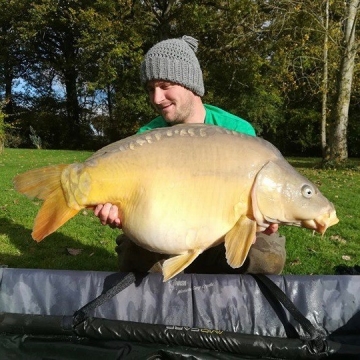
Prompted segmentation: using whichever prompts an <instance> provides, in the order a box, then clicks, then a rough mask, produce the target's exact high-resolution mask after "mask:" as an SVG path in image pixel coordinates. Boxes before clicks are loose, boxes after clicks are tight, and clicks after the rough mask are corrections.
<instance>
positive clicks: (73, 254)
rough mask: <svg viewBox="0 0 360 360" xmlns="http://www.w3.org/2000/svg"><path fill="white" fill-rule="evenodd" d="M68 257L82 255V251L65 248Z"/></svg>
mask: <svg viewBox="0 0 360 360" xmlns="http://www.w3.org/2000/svg"><path fill="white" fill-rule="evenodd" d="M66 251H67V253H68V254H69V255H72V256H76V255H79V254H81V253H82V251H83V249H74V248H66Z"/></svg>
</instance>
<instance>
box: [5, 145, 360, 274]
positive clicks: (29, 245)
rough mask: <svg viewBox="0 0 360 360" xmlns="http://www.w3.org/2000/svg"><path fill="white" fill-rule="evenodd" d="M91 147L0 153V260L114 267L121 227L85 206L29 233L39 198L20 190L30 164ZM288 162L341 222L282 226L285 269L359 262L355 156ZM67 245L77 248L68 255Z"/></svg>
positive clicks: (359, 189) (68, 157)
mask: <svg viewBox="0 0 360 360" xmlns="http://www.w3.org/2000/svg"><path fill="white" fill-rule="evenodd" d="M90 155H91V153H89V152H80V151H59V150H36V149H5V151H4V154H3V156H1V157H0V168H1V169H2V170H1V171H2V172H1V174H2V176H1V177H0V186H1V189H2V196H1V198H0V209H1V215H0V242H1V250H0V263H1V264H5V265H8V266H10V267H16V268H22V267H26V268H47V269H69V270H98V271H116V269H117V258H116V253H115V251H114V247H115V238H116V236H117V235H118V234H119V232H118V231H117V230H114V229H111V228H110V227H109V226H102V225H101V224H100V222H99V219H98V218H96V217H95V216H94V215H93V214H92V211H91V210H86V211H81V212H80V213H79V214H78V215H77V216H75V217H74V218H73V219H71V220H70V221H68V222H67V223H66V224H64V225H63V226H62V227H61V228H60V229H59V230H58V231H56V232H55V233H54V234H52V235H50V236H49V237H48V238H46V239H45V240H44V241H42V242H40V243H36V242H35V241H33V240H32V238H31V229H32V226H33V221H34V218H35V216H36V214H37V212H38V210H39V207H40V205H41V204H40V201H39V200H36V199H35V200H30V199H28V198H26V197H25V196H23V195H21V194H19V193H17V192H16V191H15V190H14V188H13V185H12V179H13V177H14V176H15V175H16V174H18V173H21V172H24V171H26V170H28V169H31V168H36V167H41V166H46V165H50V164H57V163H73V162H77V161H83V160H85V159H86V158H88V157H89V156H90ZM289 161H290V163H291V164H292V165H293V166H295V168H297V169H298V170H299V171H300V172H301V173H303V174H304V175H305V176H307V177H308V178H310V179H311V180H313V181H314V182H315V183H316V184H317V185H318V186H319V188H320V190H321V191H322V193H323V194H324V195H325V196H327V197H328V198H329V200H330V201H332V202H333V203H334V204H335V207H336V210H337V214H338V217H339V219H340V223H339V224H337V225H335V226H333V227H331V228H330V229H328V230H327V232H326V234H325V235H324V236H323V237H321V236H320V235H318V234H316V235H314V234H313V233H312V231H309V230H307V229H301V228H296V227H291V226H284V227H281V229H280V233H281V234H282V235H284V236H286V250H287V262H286V267H285V273H286V274H332V273H333V272H334V270H333V269H334V266H336V265H339V264H344V263H345V264H346V265H349V266H354V265H356V264H358V265H359V261H360V258H359V253H360V243H359V241H358V233H357V229H358V228H359V227H360V208H359V206H358V203H359V195H358V194H360V171H359V165H360V163H359V162H355V161H354V160H352V162H353V165H354V167H353V168H352V169H326V170H323V169H319V168H317V166H316V165H317V164H318V163H319V162H320V159H319V158H316V159H315V158H291V159H289ZM68 249H78V250H80V251H79V254H78V255H76V256H75V255H70V254H69V251H68Z"/></svg>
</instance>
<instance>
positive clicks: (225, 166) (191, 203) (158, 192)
mask: <svg viewBox="0 0 360 360" xmlns="http://www.w3.org/2000/svg"><path fill="white" fill-rule="evenodd" d="M60 179H61V181H60ZM14 185H15V188H16V189H17V190H18V191H19V192H21V193H24V194H25V195H28V196H30V197H34V196H36V197H39V198H40V199H43V200H45V201H44V203H43V205H42V207H41V208H40V210H39V213H38V215H37V217H36V219H35V223H34V229H33V238H34V239H35V240H36V241H41V240H42V239H43V238H44V237H46V236H48V235H50V234H51V233H52V232H54V231H56V229H57V228H59V227H60V226H61V225H62V224H63V223H65V222H66V221H67V220H69V219H70V218H71V217H73V216H75V215H76V214H77V213H78V211H79V210H81V209H82V208H86V207H94V206H96V205H97V204H104V203H106V202H110V203H112V204H114V205H117V206H118V207H119V209H120V213H121V214H122V226H123V231H124V233H125V234H126V235H128V236H129V237H130V238H131V239H132V240H133V241H134V242H136V243H137V244H139V245H140V246H142V247H144V248H146V249H148V250H151V251H155V252H160V253H165V254H170V255H172V257H170V258H169V259H168V260H166V261H165V262H164V263H163V264H162V271H163V274H164V280H168V279H170V278H171V277H173V276H175V275H176V274H178V273H179V272H181V271H182V270H183V269H184V268H186V267H187V266H188V265H189V264H190V263H191V262H192V261H193V260H194V259H195V258H196V257H197V256H198V255H199V254H201V253H202V252H203V251H205V250H206V249H207V248H209V247H212V246H215V245H217V244H218V243H219V242H224V243H225V248H226V258H227V261H228V263H229V264H230V266H232V267H239V266H241V265H242V264H243V262H244V260H245V258H246V256H247V253H248V251H249V249H250V246H251V245H252V243H253V241H254V239H255V235H256V231H260V230H264V229H265V228H266V227H267V226H269V224H270V223H278V224H287V225H295V226H302V227H305V228H309V229H313V230H315V231H318V232H320V233H322V234H323V233H324V232H325V230H326V229H327V228H328V227H329V226H332V225H334V224H336V223H337V222H338V219H337V217H336V211H335V208H334V206H333V204H332V203H331V202H330V201H329V200H327V199H326V198H325V197H324V196H323V195H322V194H321V192H320V191H319V189H318V188H317V187H316V186H315V185H314V184H313V183H312V182H311V181H309V180H308V179H306V178H305V177H304V176H302V175H301V174H299V173H298V172H297V171H296V170H295V169H294V168H293V167H292V166H291V165H290V164H289V163H288V162H287V161H286V160H285V159H284V157H283V156H282V155H281V153H280V152H279V151H278V149H276V148H275V147H274V146H273V145H272V144H270V143H269V142H267V141H265V140H263V139H261V138H256V137H253V136H248V135H245V134H240V133H237V132H233V131H229V130H226V129H223V128H220V127H218V126H211V125H203V124H193V125H176V126H173V127H169V128H162V129H156V130H152V131H149V132H146V133H143V134H138V135H134V136H131V137H129V138H126V139H123V140H120V141H118V142H115V143H113V144H110V145H108V146H106V147H104V148H102V149H100V150H99V151H97V152H96V153H94V154H93V155H92V156H91V157H90V158H89V159H87V160H86V161H85V162H83V163H76V164H70V165H60V166H58V165H56V166H52V167H51V166H50V167H47V168H42V169H34V170H30V171H29V172H26V173H24V174H20V175H18V176H16V177H15V179H14ZM44 185H47V186H44ZM41 187H44V188H45V187H46V188H47V190H46V192H45V190H44V192H43V190H42V188H41Z"/></svg>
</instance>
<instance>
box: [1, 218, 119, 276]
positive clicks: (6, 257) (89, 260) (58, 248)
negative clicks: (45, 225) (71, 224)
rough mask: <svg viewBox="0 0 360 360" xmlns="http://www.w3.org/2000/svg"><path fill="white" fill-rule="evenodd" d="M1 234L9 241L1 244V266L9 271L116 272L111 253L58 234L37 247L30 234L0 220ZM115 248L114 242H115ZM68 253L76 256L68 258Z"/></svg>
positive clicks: (20, 226)
mask: <svg viewBox="0 0 360 360" xmlns="http://www.w3.org/2000/svg"><path fill="white" fill-rule="evenodd" d="M0 230H1V233H2V234H5V235H6V236H7V237H8V239H9V244H8V245H7V244H2V246H1V250H0V265H6V266H8V267H12V268H36V269H64V270H94V271H116V270H117V269H116V268H117V258H116V253H115V250H114V251H113V252H110V251H108V250H107V249H105V248H103V247H102V246H101V244H100V243H99V246H93V245H86V244H84V243H81V242H79V241H77V240H74V239H73V238H71V237H69V236H66V235H63V234H61V233H60V232H57V233H54V234H52V235H50V236H49V237H48V238H46V239H45V240H43V241H41V242H39V243H37V242H36V241H34V240H33V239H32V237H31V232H32V231H31V230H30V229H27V228H25V227H24V226H22V225H20V224H16V223H14V222H12V221H10V220H9V219H7V218H4V217H3V218H0ZM114 247H115V238H114ZM71 252H73V253H75V254H76V255H71Z"/></svg>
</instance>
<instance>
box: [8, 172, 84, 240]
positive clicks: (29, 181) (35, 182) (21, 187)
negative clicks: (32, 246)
mask: <svg viewBox="0 0 360 360" xmlns="http://www.w3.org/2000/svg"><path fill="white" fill-rule="evenodd" d="M66 166H68V165H56V166H48V167H44V168H40V169H34V170H30V171H28V172H26V173H23V174H20V175H17V176H16V177H15V178H14V186H15V189H16V190H17V191H19V192H21V193H23V194H25V195H26V196H28V197H30V198H35V197H36V198H39V199H42V200H45V201H44V203H43V205H42V207H41V209H40V211H39V212H38V214H37V216H36V219H35V223H34V228H33V232H32V237H33V239H34V240H36V241H41V240H42V239H43V238H44V237H45V236H47V235H49V234H51V233H53V232H54V231H55V230H57V229H58V228H59V227H60V226H61V225H63V224H64V223H66V222H67V221H68V220H69V219H71V218H72V217H73V216H75V215H76V214H77V213H78V212H79V209H77V210H75V209H72V208H69V207H68V205H67V203H66V200H65V196H64V193H63V189H62V187H61V173H62V171H63V170H64V168H65V167H66Z"/></svg>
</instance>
